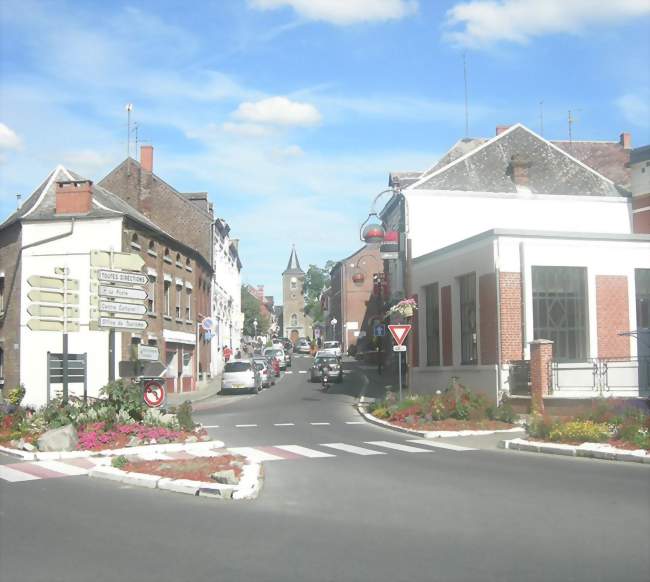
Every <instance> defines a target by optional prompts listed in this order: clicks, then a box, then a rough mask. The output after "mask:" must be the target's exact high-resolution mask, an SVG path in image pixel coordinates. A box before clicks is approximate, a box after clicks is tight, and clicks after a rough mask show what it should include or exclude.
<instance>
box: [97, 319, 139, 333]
mask: <svg viewBox="0 0 650 582" xmlns="http://www.w3.org/2000/svg"><path fill="white" fill-rule="evenodd" d="M99 325H100V327H113V328H115V329H138V330H143V329H147V322H146V321H143V320H141V319H120V318H119V317H100V318H99Z"/></svg>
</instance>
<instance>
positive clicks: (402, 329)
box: [388, 324, 411, 401]
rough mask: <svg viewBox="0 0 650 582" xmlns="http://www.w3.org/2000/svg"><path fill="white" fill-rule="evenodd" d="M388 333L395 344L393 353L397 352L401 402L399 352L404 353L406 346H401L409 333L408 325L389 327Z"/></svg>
mask: <svg viewBox="0 0 650 582" xmlns="http://www.w3.org/2000/svg"><path fill="white" fill-rule="evenodd" d="M388 331H390V334H391V335H392V336H393V339H394V340H395V344H396V345H394V346H393V351H394V352H397V373H398V375H399V399H400V401H401V400H402V354H401V352H405V351H406V346H404V345H402V344H403V343H404V340H405V339H406V336H407V335H408V334H409V332H410V331H411V325H410V324H401V325H389V326H388Z"/></svg>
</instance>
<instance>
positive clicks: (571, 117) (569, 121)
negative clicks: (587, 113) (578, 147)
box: [567, 109, 582, 144]
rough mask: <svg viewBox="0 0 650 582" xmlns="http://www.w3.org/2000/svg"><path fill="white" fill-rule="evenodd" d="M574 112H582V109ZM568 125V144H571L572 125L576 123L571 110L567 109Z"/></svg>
mask: <svg viewBox="0 0 650 582" xmlns="http://www.w3.org/2000/svg"><path fill="white" fill-rule="evenodd" d="M575 111H582V109H575ZM567 122H568V123H569V144H571V143H573V124H574V123H575V122H576V118H575V117H573V113H572V111H571V109H569V117H568V118H567Z"/></svg>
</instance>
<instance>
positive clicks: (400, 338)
mask: <svg viewBox="0 0 650 582" xmlns="http://www.w3.org/2000/svg"><path fill="white" fill-rule="evenodd" d="M388 329H389V330H390V334H391V335H392V336H393V339H394V340H395V343H396V344H397V345H398V346H401V345H402V343H404V340H405V339H406V336H407V335H408V334H409V331H411V325H410V324H404V325H389V326H388Z"/></svg>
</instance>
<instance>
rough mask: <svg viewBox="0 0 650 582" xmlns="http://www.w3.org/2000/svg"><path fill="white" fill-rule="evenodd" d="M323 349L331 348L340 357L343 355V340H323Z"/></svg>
mask: <svg viewBox="0 0 650 582" xmlns="http://www.w3.org/2000/svg"><path fill="white" fill-rule="evenodd" d="M322 349H323V350H330V351H332V352H333V353H335V354H336V355H337V356H338V357H339V358H340V357H341V342H337V341H326V342H323V347H322Z"/></svg>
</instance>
